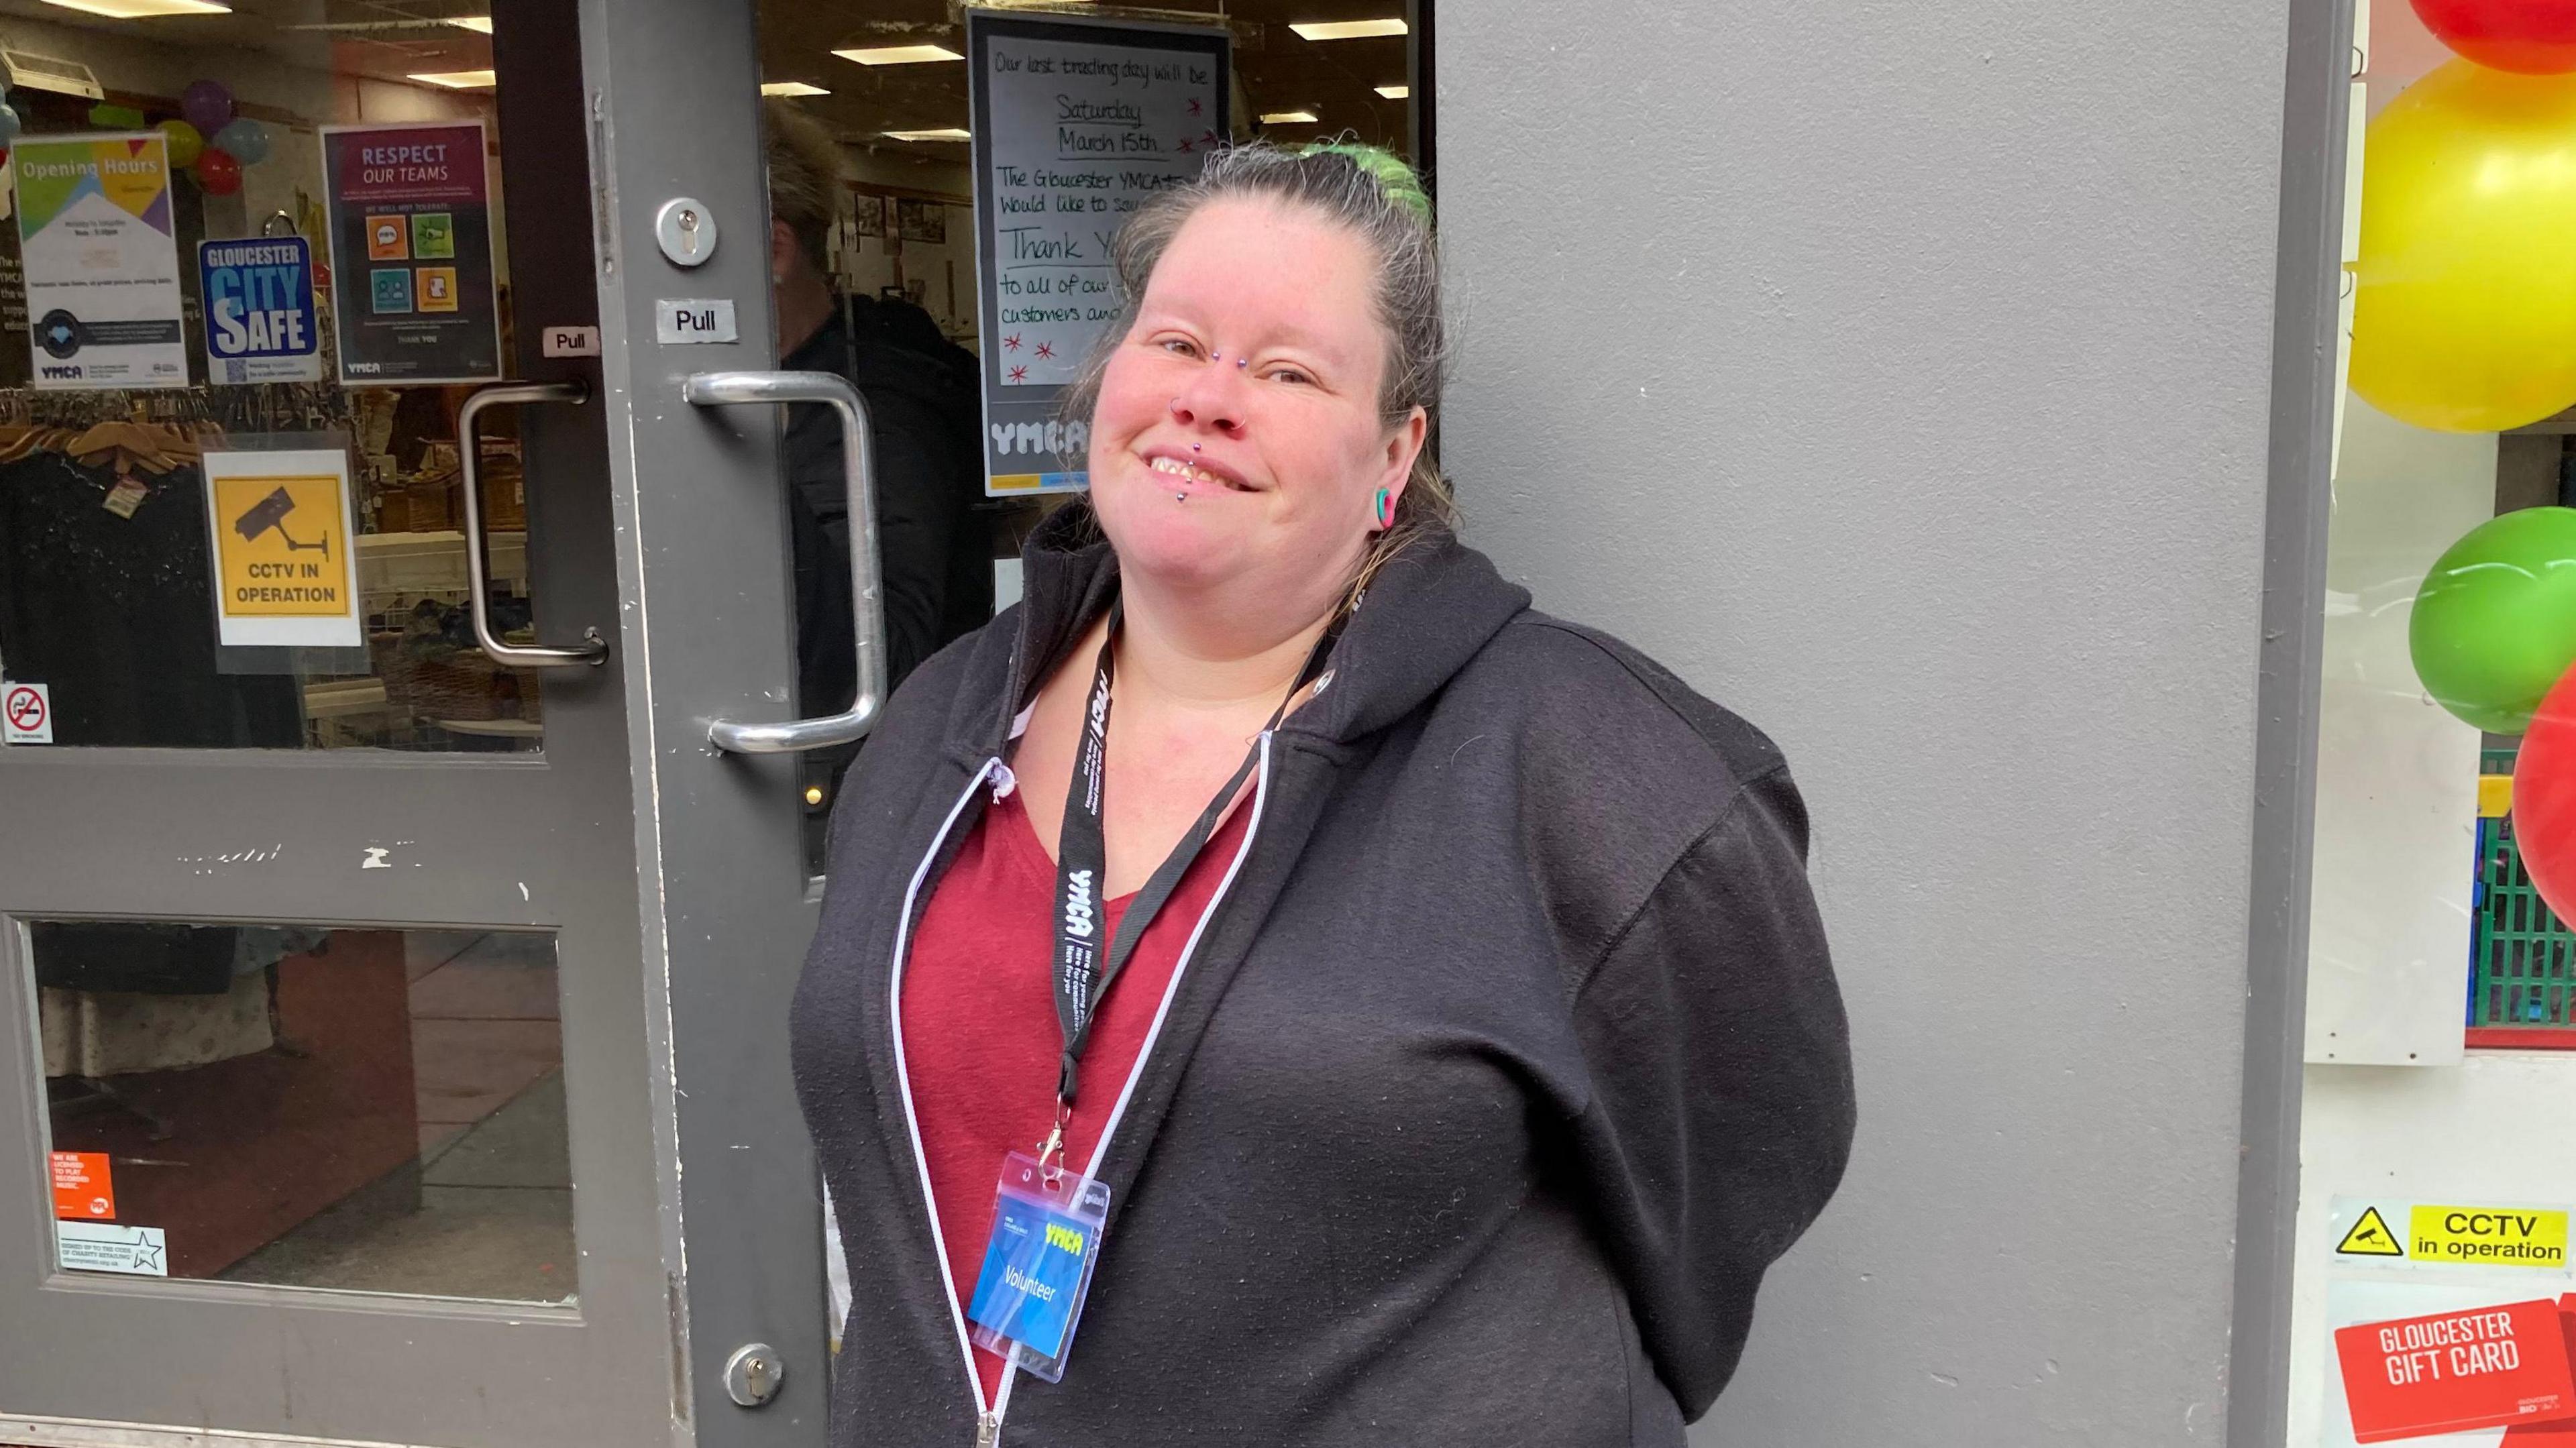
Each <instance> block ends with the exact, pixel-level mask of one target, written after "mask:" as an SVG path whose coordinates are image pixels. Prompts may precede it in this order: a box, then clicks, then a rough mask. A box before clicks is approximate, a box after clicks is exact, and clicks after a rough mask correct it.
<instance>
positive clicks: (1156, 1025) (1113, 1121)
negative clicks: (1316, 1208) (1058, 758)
mask: <svg viewBox="0 0 2576 1448" xmlns="http://www.w3.org/2000/svg"><path fill="white" fill-rule="evenodd" d="M1271 738H1272V734H1271V732H1268V731H1265V732H1264V733H1263V734H1262V735H1261V737H1260V740H1259V744H1260V749H1261V766H1260V768H1259V769H1258V770H1256V771H1255V772H1254V774H1253V785H1252V802H1251V804H1250V805H1249V806H1248V808H1249V809H1250V810H1251V811H1252V813H1251V816H1250V817H1249V818H1248V819H1246V820H1245V822H1244V828H1243V843H1242V844H1241V845H1240V846H1238V847H1237V848H1236V850H1235V852H1234V859H1233V860H1232V861H1230V862H1229V863H1228V864H1227V865H1226V869H1225V878H1224V879H1222V880H1219V881H1218V882H1217V887H1216V893H1215V894H1213V895H1211V896H1209V897H1208V905H1207V909H1205V910H1203V911H1201V912H1199V918H1198V923H1197V924H1195V925H1193V926H1192V927H1191V928H1190V938H1189V939H1188V940H1187V941H1186V942H1184V943H1183V944H1182V946H1181V954H1180V958H1179V959H1178V960H1176V961H1174V962H1173V964H1172V978H1171V980H1170V981H1169V982H1168V983H1167V984H1165V985H1164V987H1163V999H1162V1001H1161V1002H1160V1003H1159V1004H1157V1005H1156V1006H1155V1008H1154V1021H1153V1024H1152V1025H1151V1026H1149V1027H1147V1028H1146V1031H1145V1041H1144V1044H1143V1045H1141V1046H1139V1047H1137V1049H1136V1063H1135V1064H1134V1065H1133V1066H1130V1067H1129V1068H1128V1069H1127V1081H1126V1084H1125V1085H1123V1086H1121V1087H1120V1088H1119V1090H1118V1100H1117V1102H1116V1103H1115V1104H1113V1105H1112V1106H1111V1107H1110V1108H1109V1119H1108V1120H1107V1121H1106V1122H1103V1123H1102V1124H1101V1128H1100V1140H1099V1141H1097V1142H1095V1143H1093V1144H1092V1148H1091V1159H1090V1160H1089V1161H1088V1162H1086V1163H1085V1164H1084V1166H1083V1169H1082V1170H1083V1181H1084V1183H1085V1184H1087V1183H1088V1182H1089V1181H1090V1180H1091V1179H1092V1178H1093V1177H1096V1176H1098V1175H1099V1173H1100V1163H1101V1162H1102V1161H1103V1160H1104V1159H1106V1157H1107V1156H1108V1153H1109V1143H1110V1141H1111V1140H1112V1139H1113V1138H1115V1137H1116V1136H1117V1134H1118V1125H1119V1123H1120V1122H1121V1121H1122V1120H1124V1119H1125V1118H1126V1115H1127V1104H1128V1102H1129V1101H1130V1100H1132V1099H1133V1098H1134V1096H1135V1094H1136V1083H1137V1082H1138V1081H1139V1080H1141V1079H1143V1077H1144V1074H1145V1065H1146V1063H1147V1062H1148V1061H1150V1060H1152V1059H1153V1056H1154V1046H1155V1044H1156V1043H1157V1042H1159V1041H1160V1040H1161V1039H1162V1037H1163V1022H1164V1021H1165V1019H1166V1018H1168V1017H1169V1016H1170V1015H1171V1013H1172V1000H1173V997H1174V996H1175V994H1176V993H1177V992H1178V991H1179V990H1180V986H1181V978H1182V977H1183V976H1184V975H1186V974H1187V973H1188V972H1189V968H1190V959H1191V957H1192V956H1195V955H1197V954H1198V948H1199V939H1200V937H1202V936H1204V935H1205V934H1206V933H1207V928H1208V922H1209V921H1211V920H1213V919H1215V918H1216V913H1217V911H1218V909H1220V908H1221V907H1222V906H1223V905H1224V904H1225V897H1226V896H1227V895H1228V894H1229V893H1231V892H1232V891H1233V889H1234V881H1235V877H1236V876H1237V875H1240V874H1241V873H1243V862H1244V861H1245V860H1247V859H1249V858H1251V855H1252V846H1253V842H1254V841H1255V840H1256V839H1258V838H1259V837H1260V834H1261V811H1262V806H1263V805H1264V804H1265V803H1266V802H1267V800H1268V797H1269V793H1270V742H1271ZM1005 770H1007V766H1005V765H1004V764H1003V763H1002V760H1001V757H1000V756H999V755H996V756H994V757H993V758H991V759H987V760H985V761H984V767H983V768H981V769H978V770H977V771H975V777H974V778H973V779H970V780H968V781H967V782H966V789H965V792H964V793H962V794H960V795H958V796H957V803H955V804H953V805H951V806H949V809H948V818H946V819H945V820H942V821H941V822H940V825H939V832H938V833H937V834H935V835H933V836H932V837H931V840H930V849H929V850H928V851H927V852H926V853H924V854H923V855H922V857H921V863H920V864H919V865H916V866H914V867H913V872H912V882H911V883H910V884H909V885H907V886H905V887H904V892H903V915H902V918H901V920H900V922H899V923H898V924H897V925H896V927H895V937H894V962H893V974H892V978H891V981H890V983H889V984H888V987H887V991H886V1015H887V1017H888V1019H889V1020H890V1021H891V1022H892V1025H893V1038H894V1074H895V1086H896V1089H897V1090H898V1091H900V1092H901V1093H902V1095H903V1123H904V1129H905V1131H906V1133H907V1134H908V1135H909V1136H910V1137H911V1139H912V1164H913V1168H914V1170H915V1171H917V1172H918V1173H919V1174H920V1177H921V1203H922V1207H923V1209H924V1210H925V1211H927V1212H928V1213H929V1215H930V1245H931V1252H932V1255H934V1256H935V1257H937V1258H938V1259H939V1282H940V1286H941V1287H942V1288H944V1289H945V1290H946V1292H947V1294H948V1317H949V1322H950V1323H951V1325H953V1326H954V1327H955V1328H956V1329H957V1348H958V1355H959V1358H960V1360H961V1361H963V1363H964V1364H965V1367H966V1391H967V1393H968V1394H969V1395H971V1396H972V1397H973V1399H974V1402H975V1448H1001V1442H1002V1415H1003V1413H1004V1412H1005V1411H1007V1410H1008V1408H1009V1407H1010V1402H1011V1387H1012V1384H1013V1382H1014V1380H1015V1379H1017V1378H1018V1377H1019V1373H1020V1366H1019V1361H1018V1355H1017V1354H1013V1355H1012V1357H1010V1358H1009V1359H1006V1360H1005V1361H1004V1363H1003V1365H1002V1387H1001V1391H1000V1392H998V1393H996V1394H994V1395H993V1400H992V1401H991V1402H989V1403H987V1402H986V1401H985V1400H984V1376H983V1374H981V1373H979V1372H977V1371H976V1370H975V1343H974V1340H973V1339H972V1338H970V1337H969V1336H968V1335H967V1331H966V1312H965V1309H964V1308H963V1307H962V1306H961V1305H960V1304H959V1300H958V1296H957V1279H956V1277H955V1275H954V1274H952V1273H951V1272H950V1271H949V1268H948V1238H947V1236H946V1234H945V1233H944V1232H942V1231H941V1229H940V1225H939V1201H938V1198H937V1197H936V1196H935V1195H933V1193H932V1191H931V1187H930V1159H929V1157H928V1155H927V1154H925V1153H924V1152H923V1151H922V1149H921V1117H920V1115H919V1114H918V1113H917V1112H916V1111H915V1110H914V1109H913V1102H912V1073H911V1071H910V1069H909V1068H908V1067H907V1066H906V1064H905V1060H904V1049H903V971H904V966H905V964H906V963H907V962H908V961H909V959H910V957H911V952H912V922H913V918H914V917H913V907H914V905H915V904H916V903H917V902H918V901H919V899H920V896H921V887H922V883H923V882H924V881H925V880H927V879H928V878H929V875H930V866H931V862H932V861H934V860H936V859H938V858H939V851H940V848H941V847H942V846H943V845H945V844H946V843H947V841H948V833H949V831H951V830H953V829H955V828H956V827H957V817H958V816H959V815H961V814H964V813H965V812H966V806H967V803H968V802H969V801H971V800H973V799H974V798H975V791H977V790H979V789H981V788H983V787H984V784H985V782H986V781H987V780H990V779H993V778H994V777H995V775H996V771H1005Z"/></svg>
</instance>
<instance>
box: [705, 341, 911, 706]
mask: <svg viewBox="0 0 2576 1448" xmlns="http://www.w3.org/2000/svg"><path fill="white" fill-rule="evenodd" d="M680 395H681V396H682V397H684V398H686V399H688V400H689V401H690V402H691V403H694V404H695V405H697V406H699V407H738V406H744V405H748V404H751V403H757V402H767V403H778V402H820V403H823V404H825V405H826V406H828V407H830V408H831V409H832V410H833V411H834V412H835V413H837V414H839V415H840V419H841V476H842V484H843V487H844V489H845V490H846V492H847V494H848V501H849V508H850V599H851V607H852V608H853V610H854V611H855V613H856V615H857V617H856V618H855V620H854V622H855V624H856V629H855V633H856V636H857V639H858V665H859V669H858V673H859V692H858V697H857V698H854V699H852V700H851V701H850V707H849V708H848V710H846V711H845V712H842V713H839V714H827V715H825V716H823V717H822V718H819V719H797V720H792V721H790V722H788V723H785V724H738V723H734V722H732V721H730V720H724V719H719V720H717V721H715V722H714V723H712V724H709V725H708V726H707V738H708V739H710V740H712V741H713V742H714V744H715V746H716V748H718V749H722V750H726V751H728V752H730V753H734V754H793V753H796V752H798V751H800V750H806V749H825V748H829V747H830V746H832V745H835V744H847V743H849V742H851V741H852V740H855V739H858V738H860V737H862V736H864V735H865V734H866V733H867V732H868V730H870V729H872V728H874V727H875V726H876V722H877V715H878V714H880V713H881V712H883V711H884V709H885V697H886V663H885V656H886V646H885V601H884V600H883V599H882V598H880V597H879V596H878V595H879V592H880V588H879V578H880V574H879V570H878V566H877V489H876V455H875V452H874V451H873V450H872V447H871V445H870V441H869V437H868V406H867V403H866V402H864V401H862V400H861V399H860V397H859V390H858V389H857V388H855V387H852V386H851V385H850V380H849V379H848V378H846V377H842V376H840V375H838V374H836V373H831V372H701V373H698V374H697V375H696V376H694V377H691V378H689V379H687V380H686V381H684V382H682V383H681V384H680Z"/></svg>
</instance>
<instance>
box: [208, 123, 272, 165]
mask: <svg viewBox="0 0 2576 1448" xmlns="http://www.w3.org/2000/svg"><path fill="white" fill-rule="evenodd" d="M215 144H216V145H217V146H219V147H221V148H223V149H224V150H226V151H228V152H230V153H232V158H233V159H234V160H236V161H239V162H241V163H242V164H243V165H245V166H256V165H258V164H259V163H260V162H262V161H265V160H267V159H268V127H266V126H263V125H261V124H260V123H259V122H257V121H254V120H252V119H251V118H250V117H248V116H242V117H239V118H237V119H235V120H234V121H233V123H232V124H231V125H229V126H226V127H224V128H223V129H222V130H220V131H217V132H215Z"/></svg>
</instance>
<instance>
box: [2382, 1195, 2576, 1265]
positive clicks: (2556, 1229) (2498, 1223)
mask: <svg viewBox="0 0 2576 1448" xmlns="http://www.w3.org/2000/svg"><path fill="white" fill-rule="evenodd" d="M2406 1244H2407V1255H2409V1256H2411V1257H2413V1258H2414V1259H2415V1260H2416V1261H2418V1262H2457V1263H2469V1264H2477V1265H2484V1266H2492V1267H2547V1268H2563V1267H2565V1266H2566V1265H2567V1213H2566V1212H2565V1211H2563V1210H2559V1209H2554V1208H2548V1207H2462V1206H2449V1205H2444V1204H2440V1203H2433V1202H2418V1203H2416V1204H2415V1205H2414V1206H2413V1207H2412V1208H2411V1209H2410V1210H2409V1211H2408V1212H2407V1214H2406Z"/></svg>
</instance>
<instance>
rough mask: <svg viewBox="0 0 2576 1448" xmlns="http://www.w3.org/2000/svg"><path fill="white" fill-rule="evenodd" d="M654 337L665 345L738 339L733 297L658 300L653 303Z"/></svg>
mask: <svg viewBox="0 0 2576 1448" xmlns="http://www.w3.org/2000/svg"><path fill="white" fill-rule="evenodd" d="M653 340H654V341H657V342H661V343H663V344H665V345H668V344H670V343H674V342H731V341H733V340H735V332H734V325H733V299H732V298H730V297H716V298H703V297H699V298H688V299H684V300H680V301H671V300H667V299H665V300H662V301H657V302H655V303H654V304H653Z"/></svg>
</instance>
